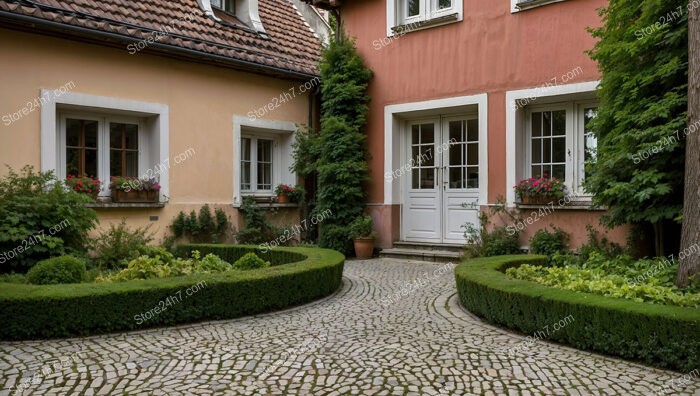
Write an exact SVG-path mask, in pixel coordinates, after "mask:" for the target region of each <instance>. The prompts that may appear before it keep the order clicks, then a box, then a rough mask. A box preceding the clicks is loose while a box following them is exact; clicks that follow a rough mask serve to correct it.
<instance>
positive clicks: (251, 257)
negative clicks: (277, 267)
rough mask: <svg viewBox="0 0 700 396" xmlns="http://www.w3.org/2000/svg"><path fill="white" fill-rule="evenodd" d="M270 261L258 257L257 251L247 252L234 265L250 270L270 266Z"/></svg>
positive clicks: (237, 267)
mask: <svg viewBox="0 0 700 396" xmlns="http://www.w3.org/2000/svg"><path fill="white" fill-rule="evenodd" d="M269 266H270V263H269V262H267V261H265V260H263V259H261V258H260V257H258V256H257V255H256V254H255V253H246V255H245V256H243V257H241V258H240V259H238V261H236V262H235V263H234V264H233V267H234V268H236V269H240V270H250V269H257V268H266V267H269Z"/></svg>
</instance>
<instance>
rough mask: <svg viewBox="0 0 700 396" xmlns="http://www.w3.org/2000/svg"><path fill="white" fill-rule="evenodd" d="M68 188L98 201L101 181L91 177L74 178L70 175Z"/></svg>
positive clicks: (67, 182) (67, 183) (67, 179)
mask: <svg viewBox="0 0 700 396" xmlns="http://www.w3.org/2000/svg"><path fill="white" fill-rule="evenodd" d="M65 183H66V186H68V188H70V189H71V190H73V191H75V192H78V193H81V194H86V195H90V196H91V197H92V199H97V194H99V193H100V185H101V182H100V179H97V178H92V177H89V176H73V175H68V177H66V180H65Z"/></svg>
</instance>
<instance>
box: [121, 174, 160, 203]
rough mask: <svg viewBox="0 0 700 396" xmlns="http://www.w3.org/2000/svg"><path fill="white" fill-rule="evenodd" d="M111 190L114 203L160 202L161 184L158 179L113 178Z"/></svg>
mask: <svg viewBox="0 0 700 396" xmlns="http://www.w3.org/2000/svg"><path fill="white" fill-rule="evenodd" d="M109 188H110V190H111V191H112V202H123V203H145V202H149V203H153V202H158V192H159V191H160V184H158V181H157V180H156V179H139V178H137V177H112V178H111V180H110V183H109Z"/></svg>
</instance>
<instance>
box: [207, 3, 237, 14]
mask: <svg viewBox="0 0 700 396" xmlns="http://www.w3.org/2000/svg"><path fill="white" fill-rule="evenodd" d="M211 6H212V7H213V8H215V9H217V10H221V11H224V12H227V13H229V14H235V13H236V1H235V0H211Z"/></svg>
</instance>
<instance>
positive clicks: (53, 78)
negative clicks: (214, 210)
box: [0, 0, 328, 236]
mask: <svg viewBox="0 0 700 396" xmlns="http://www.w3.org/2000/svg"><path fill="white" fill-rule="evenodd" d="M95 4H98V5H97V6H96V5H95ZM305 18H306V19H305ZM307 20H308V21H311V23H307ZM311 26H314V27H315V30H314V29H313V28H312V27H311ZM326 29H327V23H326V21H325V20H324V19H323V18H322V17H321V16H320V14H318V13H315V11H314V9H313V8H310V7H309V6H308V5H306V4H303V3H302V2H300V1H298V2H297V1H288V0H236V1H232V0H182V1H177V2H131V1H126V0H106V1H102V2H99V3H94V2H91V1H88V0H58V1H48V0H37V1H32V2H26V1H21V2H20V1H12V0H10V1H3V2H0V49H1V50H2V60H1V61H0V80H1V82H2V87H3V88H2V92H3V94H2V95H0V113H2V114H0V116H1V117H2V118H1V120H2V123H1V124H0V142H2V144H0V163H1V164H2V165H3V166H2V169H1V170H0V174H6V172H7V169H6V167H5V166H4V165H9V166H11V167H12V168H14V169H15V170H18V169H19V168H22V167H23V166H25V165H32V166H34V168H35V169H41V170H43V171H49V170H52V171H54V172H55V173H56V175H57V176H58V177H59V178H61V179H63V178H66V177H67V176H68V175H71V174H72V175H77V174H80V175H89V176H92V177H98V178H99V179H100V180H102V181H103V183H104V184H105V188H104V189H103V190H102V191H101V192H100V197H99V198H98V202H97V203H96V204H95V205H93V206H94V208H95V210H96V211H97V212H98V215H99V218H100V220H101V224H102V226H103V227H104V226H106V225H107V224H109V223H110V222H112V221H114V220H119V219H121V218H126V219H127V222H128V223H129V224H130V225H133V226H136V225H144V224H153V225H154V226H155V227H153V228H152V230H153V231H155V232H156V233H157V234H158V236H163V235H165V233H166V232H167V228H168V226H169V225H170V224H171V222H172V219H173V218H174V217H175V216H176V215H177V214H178V213H179V212H180V211H184V212H185V213H188V212H189V211H191V210H198V209H199V208H200V207H201V206H202V205H203V204H209V205H211V206H213V207H221V208H224V209H225V210H226V212H227V213H228V214H229V215H230V216H231V217H232V220H233V221H234V225H235V224H236V223H237V222H238V219H239V216H238V210H237V209H236V208H237V207H239V206H240V204H241V200H242V198H243V197H245V196H254V197H256V198H257V199H258V200H260V201H268V202H272V200H273V197H274V193H273V190H274V188H275V186H276V185H277V184H280V183H287V184H296V183H297V182H298V181H297V177H296V175H294V174H293V173H291V172H290V171H289V165H290V164H291V143H292V141H293V135H294V132H295V130H296V129H297V125H298V124H313V122H314V119H315V118H316V117H317V114H316V113H317V112H316V107H317V105H318V104H317V100H316V92H317V88H318V85H319V79H318V71H317V63H318V60H319V57H320V53H321V42H322V41H323V40H325V39H327V35H328V34H327V31H325V30H326ZM115 176H128V177H148V178H156V179H158V180H159V183H160V185H161V189H160V191H159V197H158V202H156V203H149V204H118V203H114V202H110V198H109V197H110V194H111V192H110V190H109V188H108V187H107V182H108V181H109V180H110V178H111V177H115ZM268 206H269V204H268ZM277 218H278V220H279V221H281V222H286V223H296V222H298V218H299V210H298V208H296V206H294V205H287V206H284V205H281V206H280V213H279V216H277Z"/></svg>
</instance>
